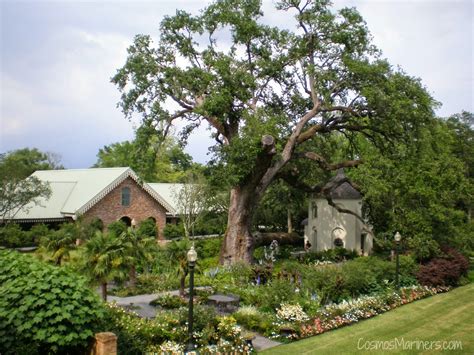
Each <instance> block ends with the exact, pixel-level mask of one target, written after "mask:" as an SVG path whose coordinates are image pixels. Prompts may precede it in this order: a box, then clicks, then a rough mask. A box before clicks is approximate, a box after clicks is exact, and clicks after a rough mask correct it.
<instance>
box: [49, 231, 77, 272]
mask: <svg viewBox="0 0 474 355" xmlns="http://www.w3.org/2000/svg"><path fill="white" fill-rule="evenodd" d="M77 236H78V228H77V226H76V225H75V224H72V223H67V224H63V225H62V226H61V228H60V229H59V230H57V231H55V232H52V233H49V234H47V235H45V236H43V238H42V240H41V247H42V249H44V250H45V251H46V252H47V253H49V254H50V255H51V259H52V260H53V261H54V262H55V264H56V265H61V262H62V261H63V260H64V259H68V258H69V256H70V253H71V251H72V250H75V249H76V239H77Z"/></svg>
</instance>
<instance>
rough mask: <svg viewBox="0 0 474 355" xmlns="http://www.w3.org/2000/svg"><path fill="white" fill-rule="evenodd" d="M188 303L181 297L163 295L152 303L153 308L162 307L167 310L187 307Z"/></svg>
mask: <svg viewBox="0 0 474 355" xmlns="http://www.w3.org/2000/svg"><path fill="white" fill-rule="evenodd" d="M187 303H188V302H187V301H186V300H185V299H183V298H182V297H180V296H173V295H163V296H160V297H158V298H156V299H154V300H153V301H151V302H150V305H151V306H160V307H163V308H167V309H174V308H180V307H185V306H186V305H187Z"/></svg>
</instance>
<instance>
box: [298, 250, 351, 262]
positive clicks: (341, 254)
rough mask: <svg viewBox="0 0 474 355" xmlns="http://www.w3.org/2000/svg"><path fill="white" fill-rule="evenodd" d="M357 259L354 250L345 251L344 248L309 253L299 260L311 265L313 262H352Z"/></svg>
mask: <svg viewBox="0 0 474 355" xmlns="http://www.w3.org/2000/svg"><path fill="white" fill-rule="evenodd" d="M357 257H358V254H357V252H356V251H355V250H347V249H345V248H334V249H328V250H324V251H316V252H309V253H306V254H304V255H303V256H302V257H300V258H301V260H302V261H303V262H304V263H306V264H309V263H312V262H314V261H332V262H336V263H337V262H341V261H345V260H352V259H355V258H357Z"/></svg>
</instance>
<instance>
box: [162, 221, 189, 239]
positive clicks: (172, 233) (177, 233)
mask: <svg viewBox="0 0 474 355" xmlns="http://www.w3.org/2000/svg"><path fill="white" fill-rule="evenodd" d="M163 235H164V237H165V238H166V239H176V238H182V237H184V225H183V223H178V224H167V225H166V226H165V228H163Z"/></svg>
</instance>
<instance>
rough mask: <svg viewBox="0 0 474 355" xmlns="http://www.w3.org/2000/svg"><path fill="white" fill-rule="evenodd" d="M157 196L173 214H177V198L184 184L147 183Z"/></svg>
mask: <svg viewBox="0 0 474 355" xmlns="http://www.w3.org/2000/svg"><path fill="white" fill-rule="evenodd" d="M148 186H150V188H151V189H153V190H154V191H155V192H156V193H157V194H158V195H160V196H161V197H163V198H164V199H165V200H166V201H167V202H168V203H169V204H170V206H171V208H172V209H173V214H176V213H179V211H178V210H179V209H180V208H179V206H178V196H179V193H180V191H181V189H182V188H183V186H184V184H176V183H161V182H160V183H148Z"/></svg>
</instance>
